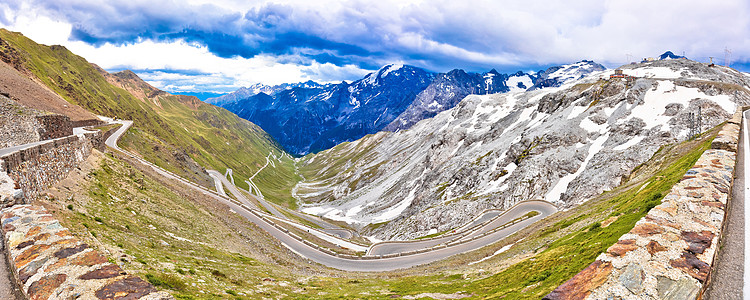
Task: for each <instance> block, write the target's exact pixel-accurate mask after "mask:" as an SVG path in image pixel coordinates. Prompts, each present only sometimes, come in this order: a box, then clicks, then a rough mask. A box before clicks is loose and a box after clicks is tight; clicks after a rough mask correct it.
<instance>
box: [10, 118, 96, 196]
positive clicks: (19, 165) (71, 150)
mask: <svg viewBox="0 0 750 300" xmlns="http://www.w3.org/2000/svg"><path fill="white" fill-rule="evenodd" d="M100 136H101V133H100V132H96V133H88V134H85V135H71V136H66V137H63V138H58V139H54V140H50V141H46V142H44V143H42V144H40V145H36V146H33V147H30V148H26V149H23V150H19V151H15V152H12V153H9V154H6V155H5V156H3V157H0V162H1V163H0V169H2V170H3V172H2V173H5V174H7V176H8V177H9V178H10V179H12V181H13V185H14V188H16V189H19V188H20V189H21V190H23V194H24V198H26V199H33V198H34V197H37V196H39V195H40V194H41V193H42V192H43V191H44V190H46V189H47V188H49V187H50V186H52V185H53V184H55V183H56V182H58V181H59V180H61V179H62V178H64V177H65V176H66V175H67V174H68V172H69V171H70V170H72V169H73V168H76V167H78V165H79V164H80V163H81V162H82V161H83V160H85V159H86V158H87V157H88V156H89V154H91V150H92V149H93V148H95V147H96V146H98V145H97V144H96V143H101V142H102V141H101V139H100V138H99V137H100ZM0 181H3V179H2V178H0ZM6 192H7V191H6ZM3 194H4V195H5V196H4V197H3V198H5V199H0V200H12V201H11V202H9V203H2V204H3V205H4V206H8V205H12V204H17V203H23V201H18V199H15V198H10V197H9V196H8V195H7V193H5V192H4V193H3Z"/></svg>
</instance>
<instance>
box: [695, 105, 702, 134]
mask: <svg viewBox="0 0 750 300" xmlns="http://www.w3.org/2000/svg"><path fill="white" fill-rule="evenodd" d="M697 125H698V130H697V132H696V133H695V135H696V136H698V135H699V134H701V132H702V131H703V117H702V114H701V107H700V106H698V124H697Z"/></svg>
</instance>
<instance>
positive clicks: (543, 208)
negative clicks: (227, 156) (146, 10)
mask: <svg viewBox="0 0 750 300" xmlns="http://www.w3.org/2000/svg"><path fill="white" fill-rule="evenodd" d="M115 122H117V123H120V124H123V126H121V127H120V128H119V129H118V130H117V131H116V132H115V133H114V134H112V136H110V137H109V138H108V139H107V140H106V141H105V143H106V145H107V146H109V147H111V148H113V149H114V150H116V151H119V152H121V153H123V154H124V155H127V156H129V157H132V158H134V159H136V160H138V161H139V162H141V163H143V164H146V165H149V166H151V167H152V168H153V169H154V170H155V171H156V172H157V173H159V174H160V175H162V176H165V177H167V178H171V179H174V180H177V181H179V182H182V183H184V184H186V185H187V186H189V187H191V188H193V189H195V190H196V191H198V192H201V193H202V194H204V195H206V196H208V197H211V198H213V199H215V200H217V201H220V202H222V203H224V204H226V205H227V206H228V207H229V208H230V209H232V210H233V211H235V212H236V213H238V214H239V215H241V216H243V217H245V218H247V219H248V220H249V221H251V222H253V223H255V224H256V225H257V226H259V227H260V228H262V229H263V230H265V231H266V232H268V233H269V234H270V235H271V236H273V237H275V238H276V239H278V240H279V241H280V242H281V243H282V244H283V245H284V246H286V247H287V248H289V249H290V250H291V251H293V252H295V253H297V254H299V255H300V256H302V257H305V258H307V259H309V260H311V261H314V262H317V263H320V264H322V265H325V266H328V267H331V268H336V269H340V270H345V271H361V272H380V271H391V270H396V269H404V268H410V267H413V266H418V265H423V264H427V263H431V262H434V261H437V260H441V259H444V258H447V257H449V256H452V255H456V254H460V253H465V252H468V251H472V250H476V249H479V248H481V247H484V246H487V245H490V244H492V243H494V242H496V241H498V240H500V239H502V238H505V237H507V236H509V235H511V234H513V233H515V232H517V231H518V230H521V229H523V228H525V227H527V226H528V225H531V224H532V223H534V222H536V221H539V220H541V219H543V218H544V217H547V216H549V215H550V214H553V213H555V212H556V211H557V210H556V209H555V207H554V206H552V205H551V204H549V203H546V202H543V201H533V202H534V203H536V204H531V205H520V204H519V205H517V206H516V207H520V208H518V209H517V210H514V212H515V213H514V212H510V211H509V213H506V214H503V216H507V218H508V220H513V219H515V218H518V217H522V216H524V215H526V214H527V213H529V212H531V211H537V212H539V214H538V215H536V216H533V217H530V218H528V219H524V220H521V221H519V222H516V223H512V224H510V225H508V226H506V227H504V228H502V229H499V230H494V231H489V230H488V233H486V234H484V235H478V234H477V235H476V236H473V237H472V238H471V239H468V240H466V241H463V242H461V243H457V244H451V245H450V246H448V245H446V244H444V243H443V244H442V245H439V246H434V247H432V248H430V249H426V248H425V247H424V244H422V243H421V242H420V241H417V242H412V243H408V242H399V243H393V244H402V245H403V246H402V247H403V248H402V249H403V250H406V251H412V250H409V249H421V250H417V251H412V252H411V253H398V254H391V255H389V256H388V257H384V258H374V257H371V258H370V259H357V258H349V257H342V256H338V255H331V254H328V253H326V252H323V251H321V250H319V249H317V248H316V247H314V246H311V245H308V244H307V243H304V242H302V241H300V240H297V239H295V238H294V237H292V236H291V235H289V234H288V233H286V232H284V231H282V230H281V229H279V228H277V227H275V226H274V225H273V224H271V223H269V222H266V221H265V220H263V219H261V218H260V217H259V216H258V215H256V213H258V212H257V210H256V212H255V213H254V212H253V210H254V208H251V207H250V206H248V205H247V204H244V203H241V202H239V201H234V200H232V199H229V198H226V197H223V196H221V195H220V194H218V193H216V192H213V191H209V190H208V189H206V188H204V187H201V186H198V185H196V184H194V183H192V182H189V181H187V180H185V179H183V178H181V177H180V176H178V175H176V174H173V173H171V172H169V171H166V170H164V169H162V168H160V167H158V166H156V165H154V164H152V163H150V162H148V161H146V160H143V159H141V158H139V157H137V156H135V155H133V154H131V153H129V152H127V151H125V150H122V149H120V147H118V146H117V141H118V140H119V139H120V137H121V136H122V135H123V134H124V133H125V131H127V129H128V128H130V127H131V126H132V124H133V122H132V121H115ZM219 178H224V179H226V178H225V177H223V176H220V177H219ZM227 182H228V181H227ZM224 184H225V185H226V183H224ZM226 186H228V187H229V185H226ZM542 203H544V204H542ZM258 214H260V213H258ZM492 223H494V221H493V222H491V223H488V224H487V225H485V226H490V224H492ZM407 244H408V245H407ZM415 245H419V246H415ZM387 247H388V246H386V248H387ZM391 249H393V248H391ZM378 251H383V250H378ZM422 251H424V252H422Z"/></svg>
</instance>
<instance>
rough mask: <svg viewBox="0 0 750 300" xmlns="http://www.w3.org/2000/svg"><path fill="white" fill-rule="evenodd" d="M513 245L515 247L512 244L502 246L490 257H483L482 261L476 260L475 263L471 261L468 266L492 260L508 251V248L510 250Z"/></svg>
mask: <svg viewBox="0 0 750 300" xmlns="http://www.w3.org/2000/svg"><path fill="white" fill-rule="evenodd" d="M519 241H520V240H519ZM513 245H515V243H513V244H509V245H505V246H503V247H502V248H500V250H497V251H495V253H492V255H490V256H487V257H485V258H482V259H480V260H477V261H472V262H470V263H469V265H470V266H471V265H473V264H478V263H480V262H483V261H485V260H488V259H490V258H493V257H495V256H497V255H498V254H500V253H503V252H505V251H508V250H510V248H511V247H513Z"/></svg>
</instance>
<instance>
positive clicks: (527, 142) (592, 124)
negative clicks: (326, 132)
mask: <svg viewBox="0 0 750 300" xmlns="http://www.w3.org/2000/svg"><path fill="white" fill-rule="evenodd" d="M580 67H582V66H579V68H580ZM622 69H624V72H625V73H626V74H631V75H635V74H640V76H647V77H642V78H639V79H637V80H635V81H634V82H633V83H632V84H630V85H629V84H628V82H627V81H625V80H623V79H612V80H609V75H610V74H612V73H613V71H600V72H597V73H594V74H592V75H590V76H587V77H585V78H583V79H576V80H572V79H568V80H564V81H565V82H567V83H565V84H563V85H562V86H559V87H556V88H546V89H541V90H533V91H529V92H521V93H506V94H491V95H471V96H468V97H466V98H465V99H464V100H463V101H461V102H460V103H459V104H458V105H457V106H456V107H454V108H452V109H450V110H447V111H443V112H441V113H439V114H437V115H436V116H435V117H433V118H431V119H425V120H422V121H420V122H419V123H417V124H415V125H414V126H412V127H411V128H410V129H408V130H402V131H399V132H395V133H390V132H381V133H377V134H375V135H369V136H366V137H364V138H362V139H359V140H357V141H354V142H351V143H344V144H341V145H338V146H336V147H334V148H332V149H329V150H327V151H324V152H321V153H318V154H316V155H309V156H306V157H305V158H303V159H302V160H301V161H300V163H299V168H300V174H301V175H303V176H304V178H306V179H305V180H304V181H302V182H301V183H300V184H298V186H297V187H296V189H295V195H296V197H298V199H299V200H300V202H301V204H302V205H301V209H302V210H303V211H305V212H309V213H314V214H318V215H323V216H326V217H329V218H332V219H339V220H343V221H347V222H350V223H352V224H355V225H357V226H360V227H363V231H365V234H373V235H375V236H376V237H378V238H380V239H406V238H414V237H417V236H422V235H425V234H427V232H430V230H433V231H434V230H437V231H444V230H448V229H451V228H454V227H455V226H458V225H460V224H463V223H464V222H466V221H468V220H469V218H471V217H473V216H475V215H476V214H477V213H479V212H480V211H481V210H483V209H488V208H500V209H503V208H509V207H510V206H512V205H513V204H515V203H517V202H519V201H523V200H528V199H538V198H540V199H546V200H548V201H551V202H553V203H556V204H557V205H559V206H560V207H567V206H571V205H575V204H577V203H581V202H583V201H585V200H587V199H589V198H591V197H593V196H595V195H597V194H599V193H601V192H603V191H605V190H609V189H612V188H614V187H616V186H617V185H619V184H620V183H621V182H622V180H623V179H624V178H627V177H628V176H629V174H630V173H631V171H632V170H633V168H634V167H636V166H637V165H639V164H641V163H643V162H645V161H646V160H648V158H650V157H651V156H652V155H653V154H654V153H655V151H657V150H658V149H659V147H660V146H662V145H665V144H667V143H672V142H675V141H679V140H683V139H685V138H687V134H688V123H687V115H688V114H689V113H691V112H697V109H698V107H701V109H702V112H703V125H704V126H703V128H702V129H703V130H706V129H708V128H711V127H712V126H715V125H717V124H719V123H721V122H723V121H725V120H726V119H727V118H729V117H730V116H731V114H732V113H733V112H734V110H735V108H736V107H737V105H748V104H750V94H749V92H748V90H747V86H749V85H750V80H748V78H747V77H746V76H744V75H743V74H741V73H739V72H736V71H734V70H732V69H728V68H724V67H718V66H717V67H714V68H709V67H708V66H707V65H705V64H701V63H697V62H693V61H688V60H682V59H680V60H664V61H656V62H651V63H644V64H637V65H626V66H623V67H622ZM557 71H559V70H555V71H553V72H550V73H549V74H548V76H547V78H548V79H549V78H576V77H578V75H576V74H575V72H572V73H571V72H565V73H564V74H561V73H557V74H556V72H557ZM657 75H658V76H657ZM605 79H606V80H605ZM383 222H387V223H384V224H380V225H378V226H369V227H365V226H366V225H367V224H373V223H383ZM368 231H369V232H368Z"/></svg>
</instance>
